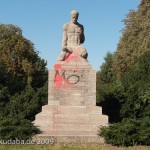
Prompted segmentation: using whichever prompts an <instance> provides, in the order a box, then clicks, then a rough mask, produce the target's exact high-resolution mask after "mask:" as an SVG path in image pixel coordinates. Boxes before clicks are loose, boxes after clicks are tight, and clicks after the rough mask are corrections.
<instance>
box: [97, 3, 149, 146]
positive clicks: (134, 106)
mask: <svg viewBox="0 0 150 150" xmlns="http://www.w3.org/2000/svg"><path fill="white" fill-rule="evenodd" d="M124 23H125V27H124V29H123V33H122V37H121V39H120V41H119V44H118V47H117V50H116V52H115V53H113V54H107V55H106V58H105V62H104V63H103V65H102V66H101V70H100V71H99V72H98V73H97V103H99V105H101V106H102V108H103V113H105V114H107V115H108V116H109V121H110V122H111V123H114V122H116V123H115V124H112V125H111V126H110V127H108V128H103V129H102V133H101V135H102V136H104V137H105V140H106V142H107V143H110V144H114V145H126V146H128V145H135V144H146V145H149V144H150V142H149V140H148V139H149V134H148V133H147V132H149V130H150V129H149V125H150V118H149V116H150V61H149V58H150V28H149V27H150V1H149V0H142V1H141V2H140V4H139V7H138V10H136V11H133V10H132V11H130V13H129V14H128V16H127V18H126V19H124ZM117 122H118V123H117ZM142 130H143V131H142Z"/></svg>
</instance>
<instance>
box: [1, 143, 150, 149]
mask: <svg viewBox="0 0 150 150" xmlns="http://www.w3.org/2000/svg"><path fill="white" fill-rule="evenodd" d="M0 150H150V146H134V147H114V146H111V145H108V144H97V143H82V144H81V143H57V144H52V145H50V144H48V145H0Z"/></svg>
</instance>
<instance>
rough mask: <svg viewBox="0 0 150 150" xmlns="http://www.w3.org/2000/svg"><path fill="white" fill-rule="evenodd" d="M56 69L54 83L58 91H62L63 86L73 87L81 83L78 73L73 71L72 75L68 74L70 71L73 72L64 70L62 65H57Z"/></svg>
mask: <svg viewBox="0 0 150 150" xmlns="http://www.w3.org/2000/svg"><path fill="white" fill-rule="evenodd" d="M54 68H55V77H54V83H55V86H56V87H57V88H58V89H60V88H61V87H62V86H64V87H71V86H73V85H75V84H77V83H78V82H79V81H80V76H79V75H78V74H77V73H76V71H73V72H72V73H71V74H68V71H69V72H71V71H70V70H64V69H62V67H61V64H56V65H55V66H54Z"/></svg>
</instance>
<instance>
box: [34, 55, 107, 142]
mask: <svg viewBox="0 0 150 150" xmlns="http://www.w3.org/2000/svg"><path fill="white" fill-rule="evenodd" d="M34 124H35V125H36V126H38V127H39V128H40V130H41V134H39V135H38V136H41V137H42V136H51V137H53V136H54V137H58V138H57V140H58V139H59V140H60V141H62V140H61V139H63V138H64V137H65V139H66V137H67V138H68V137H75V138H76V137H80V138H81V137H84V138H85V137H86V138H87V137H88V138H89V139H92V138H93V137H95V138H97V133H98V130H99V127H100V126H107V125H108V116H106V115H102V108H101V107H98V106H96V71H95V70H93V69H92V66H91V65H90V64H89V63H88V62H86V61H85V60H84V59H83V58H81V57H79V56H75V55H72V56H71V57H70V58H69V59H67V61H65V62H64V63H59V64H55V65H54V69H51V70H49V82H48V105H45V106H43V107H42V112H41V113H39V114H37V115H36V117H35V121H34ZM61 137H62V138H61ZM77 139H78V138H77ZM81 139H82V138H81Z"/></svg>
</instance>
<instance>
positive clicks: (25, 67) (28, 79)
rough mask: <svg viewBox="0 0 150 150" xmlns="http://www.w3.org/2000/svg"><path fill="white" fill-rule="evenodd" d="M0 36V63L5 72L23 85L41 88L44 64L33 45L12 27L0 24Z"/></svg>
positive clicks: (43, 77) (45, 70) (44, 74)
mask: <svg viewBox="0 0 150 150" xmlns="http://www.w3.org/2000/svg"><path fill="white" fill-rule="evenodd" d="M0 35H1V36H0V50H1V51H0V55H1V57H0V61H1V62H3V63H4V65H5V66H6V70H7V72H8V73H10V74H11V75H13V76H14V77H15V78H17V79H21V80H22V81H23V82H24V84H25V85H27V84H31V85H33V86H34V87H41V86H43V85H44V83H45V81H46V80H47V69H46V62H45V61H44V60H43V59H41V58H40V57H39V56H38V53H37V52H36V51H35V48H34V45H33V43H32V42H31V41H29V40H27V39H26V38H24V37H23V36H22V32H21V29H20V28H19V27H17V26H14V25H4V24H0ZM39 78H40V82H39Z"/></svg>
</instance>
